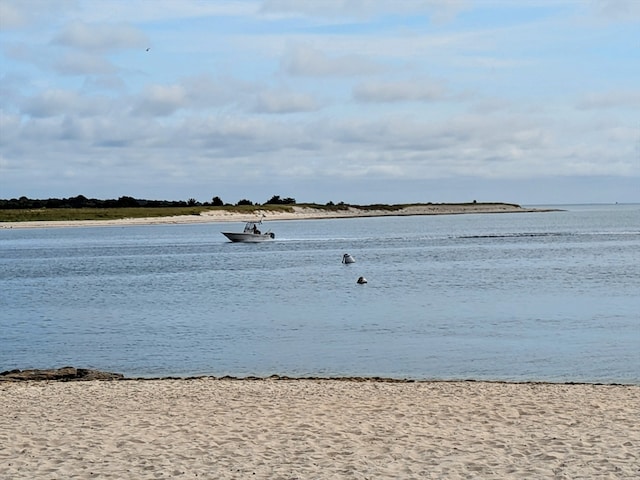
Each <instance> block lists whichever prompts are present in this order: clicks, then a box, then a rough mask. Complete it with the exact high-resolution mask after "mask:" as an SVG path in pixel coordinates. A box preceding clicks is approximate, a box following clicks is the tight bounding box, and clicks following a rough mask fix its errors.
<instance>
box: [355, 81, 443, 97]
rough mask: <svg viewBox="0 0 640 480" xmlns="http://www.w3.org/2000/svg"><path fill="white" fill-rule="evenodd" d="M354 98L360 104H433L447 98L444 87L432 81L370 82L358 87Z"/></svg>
mask: <svg viewBox="0 0 640 480" xmlns="http://www.w3.org/2000/svg"><path fill="white" fill-rule="evenodd" d="M353 97H354V99H355V100H357V101H359V102H371V103H373V102H383V103H384V102H415V101H417V102H433V101H438V100H443V99H445V98H446V97H447V92H446V89H445V88H444V86H443V85H442V84H441V83H439V82H434V81H430V80H424V81H404V82H384V81H369V82H364V83H360V84H358V85H356V86H355V87H354V89H353Z"/></svg>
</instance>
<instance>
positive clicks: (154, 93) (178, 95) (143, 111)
mask: <svg viewBox="0 0 640 480" xmlns="http://www.w3.org/2000/svg"><path fill="white" fill-rule="evenodd" d="M185 106H187V94H186V92H185V90H184V88H183V87H181V86H180V85H168V86H165V85H151V86H149V87H147V88H146V89H145V91H144V93H143V95H142V98H141V99H140V100H139V101H138V103H137V105H136V106H135V107H134V113H135V114H138V115H151V116H167V115H171V114H173V113H174V112H176V111H177V110H179V109H181V108H184V107H185Z"/></svg>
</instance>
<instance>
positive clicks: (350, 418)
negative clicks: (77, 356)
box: [0, 377, 640, 480]
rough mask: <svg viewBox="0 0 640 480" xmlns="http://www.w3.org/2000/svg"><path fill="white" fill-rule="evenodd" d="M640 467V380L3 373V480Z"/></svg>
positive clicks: (638, 470)
mask: <svg viewBox="0 0 640 480" xmlns="http://www.w3.org/2000/svg"><path fill="white" fill-rule="evenodd" d="M639 477H640V386H621V385H583V384H577V385H574V384H570V385H566V384H542V383H521V384H516V383H492V382H385V381H373V380H367V381H358V380H354V379H352V380H313V379H304V380H283V379H262V380H250V379H244V380H233V379H214V378H208V377H205V378H196V379H162V380H121V381H84V382H50V381H40V382H35V381H25V382H16V383H0V478H3V479H5V478H6V479H27V478H28V479H34V478H36V479H40V478H42V479H76V478H79V479H85V478H86V479H89V478H114V479H116V478H117V479H156V478H207V479H209V478H210V479H246V478H259V479H288V480H291V479H342V478H354V479H365V478H368V479H381V478H383V479H418V478H442V479H458V478H482V479H487V478H499V479H505V478H512V479H523V478H563V479H564V478H566V479H597V478H608V479H609V478H615V479H621V478H639Z"/></svg>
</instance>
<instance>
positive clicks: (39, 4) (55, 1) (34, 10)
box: [0, 0, 76, 31]
mask: <svg viewBox="0 0 640 480" xmlns="http://www.w3.org/2000/svg"><path fill="white" fill-rule="evenodd" d="M75 4H76V2H75V1H74V0H2V1H1V2H0V31H2V30H13V29H17V28H22V27H28V26H31V25H36V24H39V23H42V22H45V21H47V20H50V19H51V18H52V17H53V16H55V15H60V14H61V13H62V12H65V11H67V10H69V9H70V8H73V6H74V5H75Z"/></svg>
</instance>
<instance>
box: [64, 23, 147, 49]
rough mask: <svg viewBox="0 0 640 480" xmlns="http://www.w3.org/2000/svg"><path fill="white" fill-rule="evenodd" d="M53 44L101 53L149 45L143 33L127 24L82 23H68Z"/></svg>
mask: <svg viewBox="0 0 640 480" xmlns="http://www.w3.org/2000/svg"><path fill="white" fill-rule="evenodd" d="M53 42H54V43H55V44H58V45H63V46H66V47H70V48H75V49H79V50H88V51H101V52H106V51H113V50H122V49H130V48H142V47H145V46H147V45H148V43H149V42H148V40H147V38H146V36H145V35H144V34H143V33H141V32H140V31H139V30H138V29H136V28H134V27H132V26H131V25H128V24H124V23H118V24H88V23H84V22H73V23H69V24H68V25H66V27H65V28H64V29H63V30H62V31H61V32H60V33H58V34H57V35H56V36H55V38H54V40H53Z"/></svg>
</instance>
